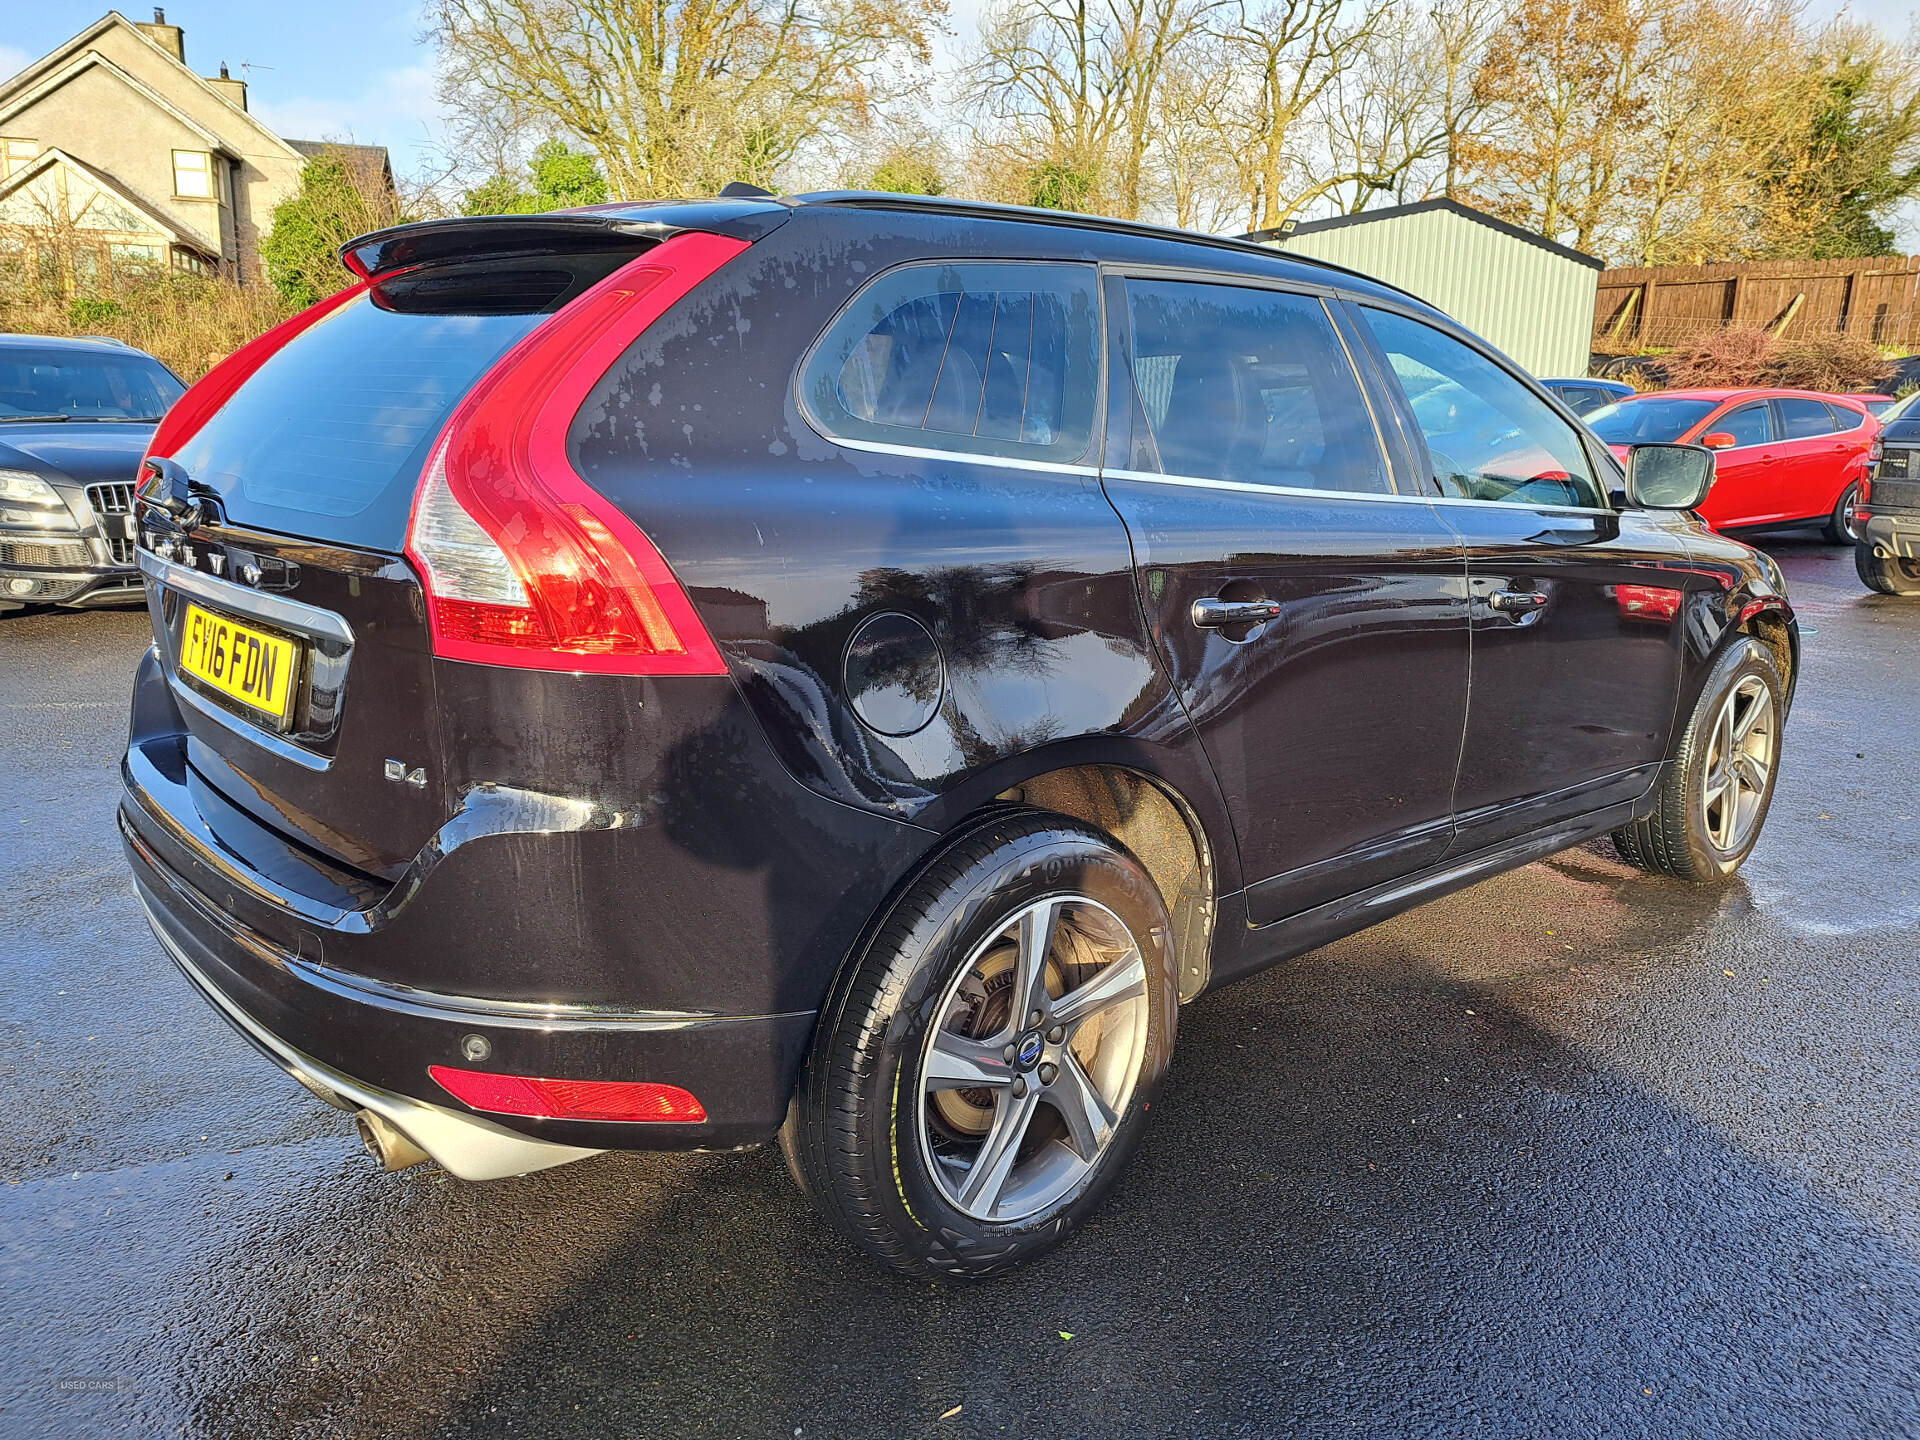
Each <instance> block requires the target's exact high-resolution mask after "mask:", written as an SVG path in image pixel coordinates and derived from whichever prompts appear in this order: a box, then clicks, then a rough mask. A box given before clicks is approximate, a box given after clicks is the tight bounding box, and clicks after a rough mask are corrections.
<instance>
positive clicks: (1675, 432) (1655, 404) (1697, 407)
mask: <svg viewBox="0 0 1920 1440" xmlns="http://www.w3.org/2000/svg"><path fill="white" fill-rule="evenodd" d="M1718 403H1719V402H1718V401H1715V400H1674V399H1669V398H1668V397H1666V396H1664V395H1635V396H1633V397H1632V398H1630V399H1627V400H1622V401H1620V402H1618V403H1617V404H1613V405H1609V406H1607V407H1606V408H1605V409H1604V410H1596V411H1594V412H1593V414H1591V415H1589V416H1587V428H1588V429H1589V430H1591V431H1593V433H1594V434H1596V435H1598V436H1599V437H1600V438H1601V439H1602V440H1604V441H1606V442H1607V443H1608V444H1609V445H1637V444H1640V443H1641V442H1643V441H1652V442H1654V443H1656V444H1667V443H1670V442H1672V441H1675V440H1678V439H1679V438H1680V437H1681V436H1682V435H1684V434H1686V433H1687V431H1689V430H1691V429H1692V428H1693V427H1694V426H1696V425H1698V424H1699V423H1700V422H1701V421H1702V420H1704V419H1706V418H1707V416H1709V415H1711V414H1712V413H1713V407H1714V406H1715V405H1716V404H1718Z"/></svg>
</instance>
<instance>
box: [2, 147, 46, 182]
mask: <svg viewBox="0 0 1920 1440" xmlns="http://www.w3.org/2000/svg"><path fill="white" fill-rule="evenodd" d="M39 153H40V147H39V146H38V145H36V144H35V143H34V142H33V141H31V140H0V180H5V179H6V178H7V177H8V176H10V175H14V174H17V173H18V172H20V171H22V170H24V169H26V168H27V166H28V164H29V163H30V162H31V161H32V160H33V157H34V156H35V155H38V154H39Z"/></svg>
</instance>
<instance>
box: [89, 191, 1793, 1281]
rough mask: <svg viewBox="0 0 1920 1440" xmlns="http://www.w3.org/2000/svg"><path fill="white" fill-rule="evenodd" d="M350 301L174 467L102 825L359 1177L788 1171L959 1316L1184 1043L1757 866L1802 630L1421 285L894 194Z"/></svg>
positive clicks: (709, 215)
mask: <svg viewBox="0 0 1920 1440" xmlns="http://www.w3.org/2000/svg"><path fill="white" fill-rule="evenodd" d="M347 258H348V261H349V264H350V267H351V268H352V270H353V271H354V273H355V275H356V277H357V279H356V281H355V283H354V284H352V285H351V286H349V287H347V288H345V289H343V290H342V291H341V292H340V293H339V294H338V295H336V296H334V297H333V298H331V299H329V300H327V301H325V302H323V303H322V304H321V305H319V306H317V307H315V308H314V309H312V310H309V311H307V312H305V313H304V314H303V315H301V316H299V317H296V318H295V319H294V320H292V321H289V322H287V324H286V325H284V326H282V327H281V328H280V329H279V330H277V331H275V332H272V333H271V334H270V335H268V336H267V337H265V338H263V340H261V341H259V342H256V343H255V344H254V345H253V346H251V347H249V348H248V349H247V350H245V351H242V352H240V353H239V354H238V355H236V356H235V357H233V358H232V359H230V360H229V361H227V362H226V363H225V364H223V365H222V366H220V367H218V368H216V369H215V370H214V371H213V372H212V373H211V374H209V375H208V376H207V377H206V378H205V379H203V380H202V381H200V383H199V384H198V385H196V386H195V387H194V388H193V389H192V390H191V391H189V392H188V394H187V395H186V397H185V398H183V399H182V400H181V402H180V403H179V404H178V405H176V406H175V407H174V408H173V410H172V411H171V412H170V413H169V415H168V418H167V421H166V423H165V424H163V425H162V426H161V428H160V431H159V433H158V434H157V435H156V436H155V439H154V442H153V448H152V456H151V458H150V459H149V460H148V461H147V464H148V466H149V467H150V475H149V477H148V479H146V480H145V481H143V482H142V489H141V492H140V545H141V548H140V552H139V558H140V565H141V569H142V571H143V573H144V575H145V578H146V585H147V598H148V604H149V609H150V613H151V616H152V623H153V637H154V643H153V647H152V648H151V649H150V650H149V651H148V652H147V654H146V656H145V657H144V658H143V660H142V661H141V662H140V665H139V668H138V673H137V675H136V677H135V680H134V696H133V704H132V713H131V732H130V737H129V744H128V748H127V752H126V757H125V764H124V769H123V775H124V780H125V793H124V795H123V797H122V802H121V807H120V813H119V823H120V829H121V833H122V836H123V839H124V842H125V849H126V854H127V857H128V860H129V863H130V865H131V867H132V870H133V875H134V882H135V886H136V888H137V892H138V894H139V897H140V901H141V903H142V905H143V906H144V907H145V910H146V913H147V915H148V918H149V920H150V922H151V924H152V926H153V929H154V932H155V934H156V935H157V936H158V938H159V940H160V942H161V944H162V945H163V946H164V947H165V949H166V951H167V952H168V953H169V954H170V955H171V956H172V958H173V960H174V962H175V963H176V964H177V965H178V966H179V967H180V969H181V970H182V971H183V972H184V974H185V975H186V976H187V977H188V978H189V980H191V982H192V983H193V984H195V985H196V986H198V987H199V988H200V989H201V990H202V992H203V993H204V994H205V995H206V996H207V998H208V999H209V1001H210V1002H211V1003H212V1004H213V1005H215V1006H216V1007H217V1008H218V1009H219V1010H220V1011H221V1013H222V1014H224V1015H225V1016H226V1017H227V1018H228V1019H229V1020H231V1021H232V1023H233V1024H235V1025H236V1026H237V1027H239V1028H240V1029H241V1030H242V1031H244V1032H245V1033H246V1034H247V1035H248V1036H249V1037H251V1038H252V1039H253V1041H254V1042H255V1043H256V1044H258V1046H259V1047H260V1048H261V1049H262V1050H263V1051H264V1052H265V1053H266V1054H267V1055H269V1056H271V1057H272V1058H273V1059H274V1060H275V1061H276V1062H277V1063H278V1064H280V1065H281V1066H282V1067H283V1068H285V1069H287V1070H288V1071H290V1072H292V1073H293V1074H295V1075H297V1076H298V1077H299V1078H300V1079H301V1080H302V1081H303V1082H304V1083H305V1084H306V1085H307V1086H308V1087H309V1088H311V1089H312V1090H314V1091H316V1092H317V1093H319V1094H320V1095H322V1096H323V1097H326V1098H329V1099H331V1100H332V1101H333V1102H334V1103H336V1104H338V1105H340V1106H341V1107H342V1108H344V1109H346V1110H348V1111H351V1112H355V1114H356V1116H357V1119H358V1122H359V1125H360V1127H361V1129H362V1133H363V1135H364V1137H365V1138H366V1139H367V1141H368V1143H369V1146H370V1148H371V1149H372V1150H373V1151H374V1153H375V1154H376V1155H377V1156H378V1157H379V1158H380V1160H381V1162H382V1163H383V1164H385V1165H387V1166H388V1167H389V1168H400V1167H403V1166H405V1165H409V1164H413V1163H417V1162H419V1161H421V1160H423V1159H425V1158H426V1157H427V1156H428V1155H432V1156H433V1157H435V1158H436V1159H438V1160H439V1161H440V1162H441V1163H442V1164H443V1165H445V1166H446V1167H447V1168H448V1169H449V1170H451V1171H453V1172H454V1173H456V1174H458V1175H461V1176H463V1177H466V1178H470V1179H486V1178H492V1177H497V1176H501V1175H508V1174H515V1173H520V1172H524V1171H527V1170H533V1169H539V1168H542V1167H544V1166H549V1165H557V1164H562V1163H565V1162H568V1161H571V1160H576V1159H579V1158H581V1157H583V1156H586V1155H590V1154H593V1153H596V1152H598V1151H602V1150H607V1149H617V1148H625V1149H668V1150H673V1149H679V1150H687V1149H716V1150H725V1149H731V1148H736V1147H741V1146H747V1145H753V1144H759V1143H765V1142H771V1141H774V1140H776V1139H778V1141H779V1143H780V1144H781V1145H782V1146H783V1148H784V1150H785V1153H786V1156H787V1159H788V1162H789V1164H790V1166H791V1168H792V1170H793V1172H794V1174H795V1176H796V1178H797V1179H798V1181H799V1183H800V1185H801V1187H802V1189H804V1190H805V1191H806V1193H807V1194H808V1195H809V1196H810V1197H812V1199H813V1201H814V1202H815V1204H816V1205H817V1206H818V1207H819V1209H820V1211H821V1213H822V1214H823V1215H824V1216H826V1217H827V1218H828V1219H829V1220H830V1221H831V1223H833V1224H834V1225H836V1226H838V1227H839V1229H840V1230H841V1231H842V1232H843V1233H844V1234H845V1235H847V1236H848V1237H849V1238H850V1239H852V1240H853V1241H854V1242H856V1243H858V1244H859V1245H861V1246H863V1247H864V1248H865V1249H866V1250H867V1251H868V1252H870V1253H871V1254H873V1255H874V1256H876V1257H878V1258H879V1259H881V1260H882V1261H884V1262H885V1263H887V1264H889V1265H892V1266H895V1267H897V1268H899V1269H901V1270H904V1271H907V1272H909V1273H912V1274H915V1275H918V1276H923V1277H924V1276H939V1275H952V1276H979V1275H989V1274H993V1273H996V1272H998V1271H1001V1270H1004V1269H1006V1268H1008V1267H1010V1266H1012V1265H1015V1264H1017V1263H1019V1262H1020V1261H1022V1260H1024V1259H1026V1258H1029V1257H1031V1256H1033V1255H1036V1254H1039V1253H1040V1252H1042V1251H1044V1250H1046V1249H1048V1248H1049V1247H1050V1246H1052V1245H1054V1244H1055V1243H1056V1242H1057V1241H1058V1240H1059V1239H1060V1238H1061V1237H1062V1236H1063V1235H1065V1234H1067V1233H1068V1232H1069V1231H1071V1230H1072V1229H1073V1228H1074V1227H1076V1226H1077V1225H1079V1224H1080V1223H1081V1222H1082V1221H1084V1220H1085V1219H1086V1217H1087V1216H1088V1215H1089V1214H1090V1213H1091V1211H1092V1209H1093V1208H1094V1207H1095V1206H1096V1205H1097V1204H1098V1203H1099V1200H1100V1198H1101V1196H1102V1195H1103V1193H1104V1192H1105V1191H1106V1190H1107V1189H1108V1188H1109V1186H1110V1185H1111V1184H1112V1182H1113V1180H1114V1178H1115V1176H1116V1175H1117V1174H1118V1172H1119V1170H1120V1168H1121V1167H1122V1166H1123V1165H1124V1164H1125V1162H1126V1159H1127V1157H1128V1155H1129V1154H1130V1153H1131V1152H1132V1150H1133V1148H1134V1147H1135V1145H1136V1143H1137V1142H1138V1140H1139V1138H1140V1135H1141V1132H1142V1129H1143V1127H1144V1125H1145V1123H1146V1120H1147V1111H1148V1108H1149V1106H1150V1104H1151V1102H1152V1101H1153V1099H1154V1096H1155V1092H1156V1089H1157V1087H1158V1085H1159V1083H1160V1081H1161V1079H1162V1077H1163V1076H1164V1074H1165V1073H1166V1070H1167V1066H1168V1063H1169V1061H1170V1058H1171V1055H1172V1051H1173V1048H1174V1042H1175V1032H1176V1028H1177V1024H1178V1019H1179V1007H1180V1003H1181V1002H1182V1001H1185V1000H1192V999H1194V998H1195V997H1197V996H1199V995H1201V994H1202V993H1203V992H1205V991H1207V990H1209V989H1212V988H1214V987H1217V986H1220V985H1222V984H1225V983H1226V982H1228V981H1230V980H1233V979H1235V978H1238V977H1240V976H1244V975H1248V974H1251V973H1253V972H1255V971H1258V970H1260V969H1263V968H1265V967H1267V966H1270V965H1273V964H1275V963H1277V962H1278V961H1280V960H1282V959H1285V958H1287V957H1289V956H1292V955H1297V954H1300V953H1302V952H1304V951H1306V950H1309V949H1312V948H1314V947H1316V946H1318V945H1321V944H1324V943H1326V942H1327V941H1329V940H1331V939H1333V938H1334V937H1336V936H1338V935H1341V934H1344V933H1347V932H1349V931H1352V930H1355V929H1358V928H1360V927H1362V926H1364V925H1367V924H1370V923H1372V922H1373V921H1375V920H1379V919H1383V918H1385V917H1386V916H1388V915H1391V914H1394V913H1396V912H1398V911H1400V910H1403V909H1406V908H1407V907H1409V906H1412V905H1415V904H1418V903H1419V902H1421V901H1422V900H1424V899H1427V898H1430V897H1433V896H1436V895H1440V894H1443V893H1446V892H1448V891H1451V890H1455V889H1458V888H1460V887H1462V886H1464V885H1467V884H1470V883H1472V882H1473V881H1475V880H1478V879H1480V878H1482V877H1484V876H1486V875H1490V874H1493V873H1495V872H1497V871H1501V870H1505V869H1507V868H1509V867H1512V866H1516V865H1520V864H1524V863H1526V862H1527V861H1529V860H1533V859H1537V858H1539V857H1540V856H1543V855H1546V854H1550V853H1552V852H1554V851H1557V850H1560V849H1563V848H1565V847H1567V846H1569V845H1574V844H1578V843H1579V842H1580V841H1581V840H1583V839H1585V838H1587V837H1590V836H1594V835H1601V834H1606V833H1608V832H1612V834H1613V836H1614V841H1615V844H1616V845H1617V846H1618V847H1619V849H1620V851H1621V853H1622V854H1623V855H1625V856H1626V857H1627V859H1628V860H1629V861H1631V862H1633V863H1635V864H1638V865H1640V866H1643V867H1644V868H1646V869H1649V870H1655V871H1660V872H1662V873H1666V874H1671V875H1678V876H1682V877H1685V878H1687V879H1690V880H1695V881H1711V880H1718V879H1720V878H1723V877H1725V876H1727V875H1729V874H1731V873H1732V872H1733V870H1734V869H1735V868H1736V867H1738V866H1739V865H1740V864H1741V862H1742V861H1743V860H1744V859H1745V858H1746V856H1747V854H1748V852H1749V850H1750V848H1751V847H1752V845H1753V844H1754V842H1755V840H1756V839H1757V837H1758V836H1759V833H1760V828H1761V825H1762V823H1763V821H1764V819H1765V816H1766V812H1767V806H1768V802H1769V799H1770V797H1771V794H1772V782H1773V778H1774V776H1775V774H1776V773H1777V770H1778V760H1779V745H1780V736H1781V729H1782V726H1783V724H1784V722H1785V720H1786V716H1787V709H1788V705H1789V701H1790V698H1791V695H1792V690H1793V685H1794V676H1795V671H1796V667H1797V662H1798V655H1799V642H1798V631H1797V628H1796V625H1795V621H1794V619H1793V614H1792V610H1791V608H1790V607H1789V605H1788V602H1787V598H1786V595H1785V592H1784V587H1783V583H1782V580H1781V575H1780V571H1779V569H1778V567H1777V566H1775V565H1774V564H1773V562H1772V561H1770V560H1769V559H1767V558H1766V557H1764V556H1762V555H1759V554H1757V553H1756V552H1755V551H1753V550H1752V549H1750V548H1749V547H1747V546H1745V545H1743V544H1740V543H1737V542H1735V541H1731V540H1727V539H1725V538H1723V537H1720V536H1716V535H1714V534H1713V533H1712V532H1711V531H1709V530H1707V529H1706V528H1705V527H1703V526H1701V525H1699V524H1698V523H1697V522H1696V521H1695V520H1693V518H1692V517H1691V515H1690V514H1689V513H1688V512H1689V511H1690V509H1691V507H1693V506H1694V505H1695V504H1697V503H1698V501H1699V498H1700V496H1701V495H1703V494H1704V493H1705V491H1706V488H1707V486H1708V484H1709V483H1710V481H1711V479H1712V465H1711V457H1710V456H1709V455H1708V454H1707V453H1706V452H1705V451H1703V450H1701V449H1699V448H1698V447H1692V446H1673V445H1652V446H1642V447H1637V448H1635V449H1633V450H1632V451H1631V452H1630V454H1629V456H1628V465H1627V468H1626V469H1625V471H1624V472H1623V471H1622V470H1621V468H1620V467H1619V466H1618V465H1617V464H1616V462H1615V460H1614V459H1613V457H1612V456H1611V455H1610V454H1609V453H1608V451H1607V449H1606V447H1605V446H1603V445H1602V444H1601V443H1600V442H1599V441H1598V440H1597V439H1595V438H1594V437H1593V436H1592V435H1591V434H1589V433H1588V432H1587V431H1586V430H1584V429H1583V428H1581V427H1580V426H1579V425H1578V424H1576V423H1574V422H1573V421H1572V420H1570V419H1569V418H1568V417H1567V416H1566V415H1565V414H1564V412H1563V411H1562V409H1561V408H1560V407H1559V406H1557V405H1556V404H1554V402H1553V401H1552V400H1551V399H1549V398H1548V397H1547V396H1546V395H1545V394H1544V393H1543V392H1542V391H1541V390H1540V389H1539V388H1538V386H1536V385H1535V384H1534V382H1533V381H1532V380H1530V379H1528V378H1527V377H1526V376H1524V375H1523V374H1521V373H1520V372H1518V371H1516V370H1515V369H1513V368H1512V366H1511V365H1510V364H1509V363H1508V362H1507V361H1506V360H1505V359H1503V358H1502V357H1501V356H1500V355H1499V354H1497V353H1496V352H1495V351H1493V350H1492V349H1491V348H1490V347H1488V346H1486V345H1485V344H1483V343H1482V342H1481V341H1479V340H1478V339H1477V338H1476V337H1474V336H1473V335H1472V334H1470V333H1468V332H1466V331H1465V330H1463V329H1462V328H1461V327H1459V326H1458V325H1456V324H1454V323H1453V322H1451V321H1450V320H1448V319H1447V317H1446V316H1444V315H1442V314H1441V313H1440V312H1438V311H1436V310H1434V309H1433V308H1432V307H1430V306H1428V305H1426V304H1424V303H1422V302H1421V301H1419V300H1417V299H1415V298H1413V297H1412V296H1410V295H1408V294H1406V293H1404V292H1402V291H1399V290H1395V289H1392V288H1390V287H1388V286H1386V285H1382V284H1378V283H1375V282H1373V281H1370V280H1367V279H1366V278H1364V277H1362V276H1359V275H1356V274H1354V273H1352V272H1350V271H1346V270H1342V269H1339V268H1337V267H1334V266H1330V265H1326V264H1322V263H1318V262H1314V261H1310V260H1306V259H1303V258H1300V257H1295V256H1289V255H1286V254H1281V253H1276V252H1274V251H1272V250H1268V249H1264V248H1261V247H1259V246H1257V245H1252V244H1245V243H1241V242H1238V241H1229V240H1223V239H1218V238H1215V237H1209V236H1202V235H1194V234H1189V233H1184V232H1178V231H1169V230H1163V229H1158V228H1155V227H1152V226H1146V225H1139V224H1131V223H1126V222H1121V221H1106V220H1096V219H1091V218H1089V217H1084V216H1068V215H1063V214H1061V213H1060V212H1058V211H1050V210H1023V209H1017V208H1011V207H1003V206H994V205H986V204H979V203H969V202H965V201H958V200H948V199H939V198H931V197H906V196H899V195H861V194H827V195H817V196H799V197H794V198H792V199H789V200H775V199H774V198H772V197H764V196H763V198H758V199H723V200H717V201H706V202H662V203H657V204H635V205H618V206H600V207H596V208H595V209H594V210H593V211H592V212H590V213H587V212H578V213H561V214H553V215H544V216H525V217H493V218H486V219H459V220H443V221H430V222H426V223H423V224H419V225H412V226H405V227H401V228H398V229H395V230H391V231H386V232H383V233H381V234H377V235H372V236H368V237H365V238H363V239H361V240H359V241H355V242H353V243H352V244H351V245H349V247H348V249H347ZM1616 491H1618V492H1620V493H1621V495H1622V497H1623V499H1622V501H1621V502H1620V503H1618V504H1616V502H1615V501H1614V499H1613V498H1612V496H1613V493H1614V492H1616ZM1469 693H1471V695H1472V697H1473V703H1472V704H1471V705H1469V704H1468V695H1469ZM1257 1050H1258V1047H1257V1046H1254V1047H1250V1049H1249V1051H1248V1055H1249V1059H1250V1060H1252V1059H1253V1058H1254V1056H1255V1054H1256V1052H1257ZM1194 1103H1199V1102H1194ZM1230 1163H1232V1162H1231V1161H1230V1160H1226V1161H1223V1164H1230Z"/></svg>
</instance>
